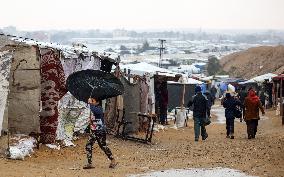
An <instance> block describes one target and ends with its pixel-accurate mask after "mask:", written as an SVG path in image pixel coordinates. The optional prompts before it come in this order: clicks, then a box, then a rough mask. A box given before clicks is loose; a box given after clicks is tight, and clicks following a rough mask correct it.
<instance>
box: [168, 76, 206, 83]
mask: <svg viewBox="0 0 284 177" xmlns="http://www.w3.org/2000/svg"><path fill="white" fill-rule="evenodd" d="M168 84H193V85H194V84H197V85H200V84H203V82H201V81H199V80H196V79H193V78H184V79H183V81H182V82H174V81H168Z"/></svg>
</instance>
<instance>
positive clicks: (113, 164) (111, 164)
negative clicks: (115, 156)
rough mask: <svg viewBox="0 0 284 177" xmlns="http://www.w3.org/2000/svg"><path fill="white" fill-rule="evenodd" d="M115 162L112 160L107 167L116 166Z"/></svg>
mask: <svg viewBox="0 0 284 177" xmlns="http://www.w3.org/2000/svg"><path fill="white" fill-rule="evenodd" d="M117 164H118V163H117V162H116V161H115V160H112V161H111V162H110V164H109V168H115V167H116V166H117Z"/></svg>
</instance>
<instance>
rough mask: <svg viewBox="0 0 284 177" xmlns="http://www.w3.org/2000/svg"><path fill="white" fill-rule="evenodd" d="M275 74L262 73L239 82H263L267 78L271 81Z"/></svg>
mask: <svg viewBox="0 0 284 177" xmlns="http://www.w3.org/2000/svg"><path fill="white" fill-rule="evenodd" d="M275 76H277V75H276V74H273V73H267V74H263V75H260V76H256V77H254V78H251V79H249V80H247V81H244V82H240V84H249V83H263V82H264V81H265V80H269V81H271V80H272V78H273V77H275Z"/></svg>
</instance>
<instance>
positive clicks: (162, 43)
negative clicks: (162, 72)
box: [158, 39, 166, 67]
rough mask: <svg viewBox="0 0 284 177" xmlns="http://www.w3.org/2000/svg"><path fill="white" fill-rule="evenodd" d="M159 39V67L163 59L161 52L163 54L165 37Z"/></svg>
mask: <svg viewBox="0 0 284 177" xmlns="http://www.w3.org/2000/svg"><path fill="white" fill-rule="evenodd" d="M159 41H160V48H159V50H160V59H159V63H158V66H159V67H162V61H163V54H164V51H165V49H166V48H165V47H164V43H165V42H166V40H165V39H159Z"/></svg>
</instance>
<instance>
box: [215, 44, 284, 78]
mask: <svg viewBox="0 0 284 177" xmlns="http://www.w3.org/2000/svg"><path fill="white" fill-rule="evenodd" d="M220 64H221V66H222V67H223V70H224V71H226V72H228V74H229V75H230V76H234V77H243V78H246V79H249V78H251V77H254V76H257V75H261V74H265V73H269V72H271V73H276V74H277V73H282V72H284V46H282V45H280V46H276V47H270V46H262V47H254V48H250V49H248V50H246V51H242V52H237V53H233V54H230V55H227V56H225V57H223V58H221V60H220Z"/></svg>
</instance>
